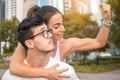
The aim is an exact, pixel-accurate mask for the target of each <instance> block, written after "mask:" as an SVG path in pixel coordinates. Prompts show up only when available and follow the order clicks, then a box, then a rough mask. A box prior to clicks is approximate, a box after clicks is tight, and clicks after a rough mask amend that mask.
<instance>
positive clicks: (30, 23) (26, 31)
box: [17, 17, 44, 50]
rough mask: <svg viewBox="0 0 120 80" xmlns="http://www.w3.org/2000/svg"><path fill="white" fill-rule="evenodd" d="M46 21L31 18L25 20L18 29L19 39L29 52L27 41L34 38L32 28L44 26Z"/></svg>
mask: <svg viewBox="0 0 120 80" xmlns="http://www.w3.org/2000/svg"><path fill="white" fill-rule="evenodd" d="M43 23H44V21H43V20H42V18H40V17H29V18H25V19H24V20H23V21H22V22H21V23H20V24H19V25H18V27H17V37H18V40H19V42H20V43H21V44H22V45H23V46H24V48H25V49H26V50H27V49H28V48H27V46H26V45H25V43H24V42H25V40H27V39H30V37H32V36H33V32H32V30H31V29H32V28H34V27H37V26H38V25H42V24H43Z"/></svg>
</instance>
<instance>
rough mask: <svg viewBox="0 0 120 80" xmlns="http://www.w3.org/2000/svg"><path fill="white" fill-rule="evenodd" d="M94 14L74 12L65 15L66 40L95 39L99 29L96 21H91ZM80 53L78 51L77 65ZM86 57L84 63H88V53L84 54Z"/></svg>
mask: <svg viewBox="0 0 120 80" xmlns="http://www.w3.org/2000/svg"><path fill="white" fill-rule="evenodd" d="M91 16H92V14H90V13H88V14H80V13H77V12H72V13H68V14H65V19H64V20H65V29H66V32H65V38H69V37H79V38H86V37H95V36H96V34H97V32H98V30H99V27H98V25H97V23H96V21H93V20H91ZM77 53H78V52H77V51H76V54H75V59H76V60H75V65H76V66H77V65H78V64H77V63H78V60H77V59H78V58H77V56H78V54H77ZM82 53H83V56H84V58H83V59H84V60H83V62H85V61H86V55H88V54H89V53H88V51H87V52H82Z"/></svg>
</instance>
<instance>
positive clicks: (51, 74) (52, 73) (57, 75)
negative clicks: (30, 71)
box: [46, 64, 70, 80]
mask: <svg viewBox="0 0 120 80" xmlns="http://www.w3.org/2000/svg"><path fill="white" fill-rule="evenodd" d="M58 66H59V64H55V65H53V66H52V67H50V68H48V69H47V70H46V72H47V76H46V77H47V78H49V79H50V80H62V79H61V78H69V77H70V76H69V75H64V74H62V73H63V72H65V71H67V70H68V69H67V68H65V69H61V70H57V69H56V68H57V67H58Z"/></svg>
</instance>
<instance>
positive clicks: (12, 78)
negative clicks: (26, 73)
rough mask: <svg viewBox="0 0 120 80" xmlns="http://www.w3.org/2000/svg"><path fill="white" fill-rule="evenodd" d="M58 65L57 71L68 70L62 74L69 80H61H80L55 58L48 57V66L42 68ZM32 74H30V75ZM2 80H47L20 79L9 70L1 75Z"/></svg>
mask: <svg viewBox="0 0 120 80" xmlns="http://www.w3.org/2000/svg"><path fill="white" fill-rule="evenodd" d="M58 63H59V64H60V66H58V67H57V69H58V70H59V69H63V68H69V70H68V71H66V72H64V73H63V74H66V75H70V78H62V80H80V79H79V78H78V77H77V75H76V73H75V71H74V69H73V67H72V66H70V65H68V64H66V63H64V62H61V61H59V60H57V59H55V58H52V57H50V59H49V62H48V64H47V65H46V66H45V67H44V68H46V69H47V68H49V67H51V66H52V65H54V64H58ZM31 74H32V73H31ZM2 80H48V79H47V78H25V77H20V76H16V75H12V74H10V72H9V70H7V72H6V73H5V74H4V75H3V77H2Z"/></svg>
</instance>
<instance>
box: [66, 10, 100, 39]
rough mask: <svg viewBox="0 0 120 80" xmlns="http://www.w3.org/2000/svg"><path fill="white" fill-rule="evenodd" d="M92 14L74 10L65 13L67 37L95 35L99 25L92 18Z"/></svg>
mask: <svg viewBox="0 0 120 80" xmlns="http://www.w3.org/2000/svg"><path fill="white" fill-rule="evenodd" d="M91 16H92V14H90V13H88V14H80V13H77V12H72V13H68V14H65V29H66V32H65V38H69V37H80V38H84V37H95V35H96V33H97V31H96V30H98V27H97V23H96V22H95V21H92V20H91Z"/></svg>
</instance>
